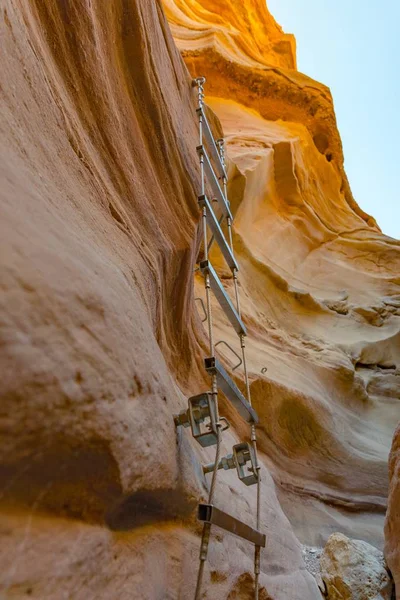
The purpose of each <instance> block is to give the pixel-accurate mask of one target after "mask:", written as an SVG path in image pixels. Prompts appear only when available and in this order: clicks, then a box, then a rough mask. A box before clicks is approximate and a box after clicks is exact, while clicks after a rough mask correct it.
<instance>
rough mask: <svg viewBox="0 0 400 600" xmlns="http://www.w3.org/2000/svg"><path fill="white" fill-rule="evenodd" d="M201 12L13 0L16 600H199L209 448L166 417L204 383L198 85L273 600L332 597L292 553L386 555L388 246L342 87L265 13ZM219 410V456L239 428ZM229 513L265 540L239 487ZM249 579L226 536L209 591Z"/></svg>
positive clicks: (0, 84) (4, 427) (391, 306)
mask: <svg viewBox="0 0 400 600" xmlns="http://www.w3.org/2000/svg"><path fill="white" fill-rule="evenodd" d="M213 4H214V3H211V2H206V0H202V2H191V1H189V0H187V1H186V2H183V1H179V2H178V1H176V2H173V1H172V0H168V1H166V2H165V3H164V7H163V6H162V5H161V2H159V1H152V2H148V1H147V0H146V1H145V0H130V2H123V1H122V0H109V1H108V2H102V1H100V0H95V1H93V0H91V1H89V0H77V1H76V2H73V3H72V2H71V3H68V2H67V3H65V2H61V1H60V0H45V1H42V0H32V1H31V2H29V3H27V2H24V1H23V0H5V1H4V2H3V3H2V4H1V13H0V35H1V40H2V60H1V61H0V97H1V110H0V131H1V144H0V155H1V160H0V182H1V184H0V214H1V217H0V228H1V233H0V247H1V251H0V256H1V265H2V268H1V274H0V286H1V289H2V294H1V296H0V302H1V316H0V345H1V354H0V366H1V372H2V374H3V378H2V381H1V384H0V394H1V415H0V426H1V432H2V435H1V443H0V475H1V495H0V522H1V530H0V531H1V533H0V535H1V544H0V565H1V573H2V575H1V577H0V594H2V595H3V596H4V597H5V598H24V597H31V598H37V599H38V600H39V599H40V600H46V599H52V600H53V599H57V598H66V597H68V598H74V599H78V600H79V599H80V598H82V599H83V598H85V599H87V598H104V599H106V598H107V599H108V598H110V599H111V598H116V597H118V598H119V599H121V600H123V599H124V598H130V599H131V598H140V599H153V598H154V599H155V598H160V599H161V598H163V599H164V598H171V599H175V598H182V599H186V598H192V597H193V590H194V582H195V576H196V568H197V562H198V550H199V542H200V539H199V533H200V529H199V526H198V524H197V521H196V518H195V512H196V510H195V509H196V505H197V503H198V501H200V500H202V499H205V498H206V495H207V484H206V481H205V479H204V477H203V475H202V471H201V462H211V460H213V452H212V450H206V451H201V452H200V450H199V448H198V447H197V446H196V444H195V443H194V442H193V440H192V438H191V437H190V435H187V433H186V432H178V433H176V430H175V428H174V424H173V418H172V415H173V414H174V413H175V412H177V411H179V410H180V409H182V408H183V407H185V405H186V399H187V396H188V395H191V394H195V393H198V392H200V391H203V390H205V389H207V386H208V385H209V384H208V381H207V379H206V377H205V374H204V372H203V369H202V359H203V356H204V355H205V353H206V347H207V346H206V344H207V337H206V333H205V331H204V329H203V326H202V324H201V318H200V316H199V315H198V314H197V310H196V307H195V302H194V297H195V293H194V290H195V291H196V295H197V294H198V293H201V291H202V288H200V284H199V281H197V280H196V282H195V285H194V286H193V270H194V267H195V263H196V260H197V257H198V252H199V248H200V241H201V227H200V215H199V210H198V206H197V193H198V190H199V184H200V181H199V168H198V157H197V154H196V145H197V143H198V141H197V140H198V132H197V123H196V118H195V106H196V96H195V92H194V90H193V88H192V87H191V75H196V74H197V75H205V76H206V77H207V84H206V85H207V87H206V91H207V94H209V95H210V97H207V101H208V104H209V107H210V120H212V122H213V127H214V128H215V131H216V132H219V133H221V132H222V131H223V133H224V135H225V137H226V139H227V152H228V156H229V174H230V197H231V203H232V209H233V211H234V212H235V229H234V242H235V247H236V250H237V255H238V258H239V262H240V267H241V295H242V306H243V318H244V320H245V322H246V325H247V327H248V329H249V342H248V351H249V369H250V374H251V389H252V396H253V400H254V404H255V407H256V409H257V410H258V412H259V414H260V416H261V426H260V428H259V436H260V449H261V460H262V467H263V468H262V473H263V479H262V498H263V500H262V528H263V530H264V531H265V532H266V533H267V539H268V543H267V548H266V549H265V551H264V552H263V554H262V575H261V586H262V594H263V595H264V596H263V597H265V598H267V597H271V598H273V599H274V600H280V599H282V600H283V599H285V600H287V599H289V598H290V599H293V600H295V599H296V600H297V599H298V600H303V599H304V598H309V599H312V598H319V591H318V588H317V586H316V584H315V581H314V580H313V578H312V576H311V575H310V574H309V573H308V572H307V571H306V569H305V564H304V562H303V557H302V552H301V545H300V541H299V539H300V540H301V541H303V542H304V543H310V544H311V543H321V542H323V541H325V539H326V538H327V537H328V535H329V534H330V533H331V532H332V531H333V530H336V529H340V530H342V531H343V532H344V533H348V534H349V535H350V534H352V533H353V532H354V537H360V538H363V539H368V540H369V541H371V542H372V543H375V544H376V545H379V544H381V542H382V539H381V538H382V525H383V514H384V511H385V506H386V495H387V467H386V460H387V453H388V449H389V445H390V439H389V438H390V437H391V435H392V433H393V429H394V426H395V420H396V418H397V416H398V414H399V400H398V397H399V394H398V389H399V378H400V377H399V375H400V371H399V359H400V357H399V328H400V319H399V316H400V289H399V283H400V281H399V264H400V245H399V242H397V241H395V240H393V239H391V238H388V237H386V236H384V235H383V234H382V233H381V232H380V231H379V229H378V228H377V227H376V224H375V222H374V220H373V219H372V218H371V217H368V216H367V215H365V214H364V213H363V211H362V210H361V209H359V208H358V206H357V205H356V204H355V202H354V200H353V198H352V196H351V192H350V188H349V186H348V183H347V179H346V176H345V173H344V170H343V154H342V149H341V144H340V137H339V134H338V132H337V129H336V122H335V117H334V112H333V107H332V100H331V96H330V93H329V90H328V89H327V88H325V87H324V86H321V85H320V84H317V83H316V82H313V81H312V80H310V79H309V78H307V77H305V76H304V75H302V74H300V73H298V72H297V71H296V60H295V43H294V38H293V37H292V36H288V35H286V34H284V33H283V32H282V31H281V29H280V28H279V26H278V25H277V24H276V23H275V21H274V20H273V18H272V17H271V15H270V14H269V13H268V11H267V9H266V8H265V6H264V5H263V3H262V2H261V1H257V0H248V1H246V2H241V3H240V4H239V3H237V5H236V3H231V2H221V3H220V8H219V11H218V14H216V12H215V7H214V8H213ZM164 10H165V13H164ZM166 17H168V19H169V23H170V24H168V22H167V18H166ZM170 27H171V30H172V34H173V36H174V38H175V42H174V39H173V37H172V35H171V31H170ZM180 53H181V54H182V55H183V58H184V60H185V62H186V65H187V66H188V68H189V71H190V73H191V75H190V74H189V72H188V70H187V68H186V66H185V64H184V62H183V60H182V57H181V55H180ZM211 111H213V113H212V112H211ZM213 114H214V115H216V116H213ZM213 252H214V255H213V261H214V262H215V263H216V264H217V265H218V271H219V273H220V275H221V277H224V276H225V275H226V273H225V272H224V267H223V263H222V260H221V259H220V257H219V256H218V253H217V251H216V250H215V249H214V250H213ZM226 283H227V285H228V287H230V283H229V280H226ZM215 314H216V316H217V318H216V319H215V323H216V327H217V334H218V336H219V337H221V339H224V340H226V341H228V342H232V343H235V344H236V341H234V340H233V339H232V338H231V337H230V335H231V334H230V333H229V327H228V325H227V323H226V322H225V321H224V319H223V317H222V315H218V313H217V309H216V312H215ZM221 359H222V360H224V362H225V364H226V366H227V367H229V366H232V363H231V357H230V356H229V355H228V354H222V356H221ZM263 367H267V368H268V370H267V372H266V373H264V374H263V373H261V369H262V368H263ZM237 382H238V384H239V385H242V383H243V382H242V378H241V376H240V375H238V376H237ZM221 410H222V412H223V414H225V415H226V416H228V417H229V419H230V421H231V424H232V427H231V430H230V432H229V433H228V434H226V435H225V436H224V444H223V452H228V451H229V449H230V448H231V447H232V444H233V443H235V441H237V440H238V439H239V438H245V437H246V436H247V435H248V431H247V429H245V426H244V423H243V422H242V421H241V419H240V417H239V416H238V415H237V414H236V413H234V411H233V410H231V409H229V407H228V406H227V405H226V404H224V402H223V401H222V406H221ZM216 503H217V504H218V505H220V506H221V507H223V508H224V509H225V510H227V511H228V512H231V513H232V514H234V515H235V516H237V517H239V518H243V519H244V520H247V522H249V524H254V509H255V498H254V494H253V493H252V491H251V490H248V489H247V488H245V487H244V486H243V485H242V484H240V483H239V482H238V480H237V478H236V477H235V475H234V473H226V474H224V476H223V477H221V478H220V483H219V484H218V489H217V496H216ZM252 570H253V565H252V553H251V550H250V549H249V547H248V546H247V545H246V544H245V543H244V542H238V541H237V540H235V539H233V538H231V537H229V536H228V535H218V536H216V537H214V538H213V540H212V547H211V550H210V561H209V566H208V570H207V574H206V586H205V596H204V597H205V598H210V599H211V598H212V599H213V600H215V599H218V598H221V599H222V598H227V597H229V598H235V597H237V598H240V597H244V595H245V594H246V593H248V592H249V590H250V589H251V586H252Z"/></svg>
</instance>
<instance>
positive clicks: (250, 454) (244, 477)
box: [203, 442, 258, 485]
mask: <svg viewBox="0 0 400 600" xmlns="http://www.w3.org/2000/svg"><path fill="white" fill-rule="evenodd" d="M248 462H249V463H250V465H249V466H248V467H247V469H246V466H247V463H248ZM235 468H236V471H237V474H238V477H239V479H240V481H243V483H244V484H245V485H253V484H254V483H257V481H258V471H257V463H256V458H255V454H254V448H253V447H252V446H250V445H249V444H248V443H247V442H243V443H241V444H236V445H235V446H233V453H232V454H228V455H227V456H223V457H222V458H221V460H220V461H219V463H218V469H224V470H225V471H228V470H229V469H235ZM214 469H215V463H210V464H208V465H203V472H204V473H212V472H213V471H214Z"/></svg>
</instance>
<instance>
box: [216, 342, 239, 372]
mask: <svg viewBox="0 0 400 600" xmlns="http://www.w3.org/2000/svg"><path fill="white" fill-rule="evenodd" d="M218 344H225V346H226V347H227V348H229V350H230V351H231V352H232V354H234V355H235V356H236V358H238V359H239V362H238V364H237V365H235V366H234V367H232V371H235V369H237V368H238V367H240V365H241V364H242V362H243V359H242V358H241V357H240V356H239V354H238V353H237V352H236V350H234V349H233V348H232V346H231V345H230V344H228V342H225V340H220V341H219V342H217V343H216V344H215V346H214V348H216V347H217V346H218Z"/></svg>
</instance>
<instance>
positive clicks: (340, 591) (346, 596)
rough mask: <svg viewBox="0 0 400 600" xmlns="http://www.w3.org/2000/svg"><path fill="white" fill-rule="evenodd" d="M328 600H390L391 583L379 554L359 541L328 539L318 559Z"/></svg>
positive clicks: (339, 536) (334, 537) (334, 535)
mask: <svg viewBox="0 0 400 600" xmlns="http://www.w3.org/2000/svg"><path fill="white" fill-rule="evenodd" d="M320 565H321V576H322V579H323V581H324V582H325V585H326V590H327V598H328V600H390V599H391V596H392V587H393V586H392V581H391V578H390V575H389V573H388V572H387V569H386V566H385V561H384V558H383V554H382V552H381V551H380V550H377V549H376V548H374V547H373V546H371V545H370V544H367V543H366V542H363V541H362V540H350V539H349V538H347V537H346V536H344V535H342V534H341V533H334V534H332V535H331V536H330V538H329V540H328V542H327V544H326V546H325V548H324V550H323V553H322V555H321V560H320Z"/></svg>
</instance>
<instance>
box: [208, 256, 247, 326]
mask: <svg viewBox="0 0 400 600" xmlns="http://www.w3.org/2000/svg"><path fill="white" fill-rule="evenodd" d="M200 270H201V272H202V273H203V275H207V274H208V275H209V276H210V284H211V289H212V291H213V292H214V294H215V297H216V299H217V300H218V302H219V304H220V306H221V308H222V310H223V311H224V313H225V314H226V316H227V317H228V319H229V321H230V322H231V324H232V327H233V328H234V330H235V331H236V333H237V334H238V335H247V329H246V327H245V325H244V323H243V321H242V319H241V318H240V317H239V315H238V313H237V310H236V308H235V307H234V306H233V304H232V301H231V299H230V298H229V296H228V294H227V292H226V290H225V288H224V286H223V285H222V283H221V280H220V278H219V277H218V275H217V274H216V272H215V270H214V268H213V266H212V265H211V263H210V261H208V260H202V261H201V262H200Z"/></svg>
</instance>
